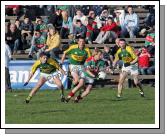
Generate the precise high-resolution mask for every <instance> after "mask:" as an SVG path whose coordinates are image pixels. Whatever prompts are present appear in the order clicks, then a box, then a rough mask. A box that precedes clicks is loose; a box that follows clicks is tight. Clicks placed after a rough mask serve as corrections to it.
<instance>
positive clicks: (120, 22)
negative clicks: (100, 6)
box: [114, 9, 125, 37]
mask: <svg viewBox="0 0 167 136" xmlns="http://www.w3.org/2000/svg"><path fill="white" fill-rule="evenodd" d="M114 13H115V18H114V22H115V23H116V24H117V26H118V29H119V31H121V34H120V36H121V37H123V36H122V34H123V32H124V31H125V30H124V29H125V26H124V20H125V10H123V9H116V10H115V11H114Z"/></svg>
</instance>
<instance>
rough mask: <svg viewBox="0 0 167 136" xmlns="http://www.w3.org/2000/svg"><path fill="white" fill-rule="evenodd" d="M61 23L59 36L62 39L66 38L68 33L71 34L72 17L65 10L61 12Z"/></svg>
mask: <svg viewBox="0 0 167 136" xmlns="http://www.w3.org/2000/svg"><path fill="white" fill-rule="evenodd" d="M62 17H63V23H62V28H61V30H60V36H61V38H62V39H66V38H68V36H69V35H73V23H72V18H71V17H69V16H68V12H67V11H63V12H62Z"/></svg>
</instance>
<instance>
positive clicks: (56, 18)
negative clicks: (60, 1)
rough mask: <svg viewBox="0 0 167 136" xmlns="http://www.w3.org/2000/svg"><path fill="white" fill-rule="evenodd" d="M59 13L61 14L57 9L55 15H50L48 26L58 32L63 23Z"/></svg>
mask: <svg viewBox="0 0 167 136" xmlns="http://www.w3.org/2000/svg"><path fill="white" fill-rule="evenodd" d="M61 12H62V11H61V9H59V8H58V9H56V10H55V13H54V14H52V15H51V16H50V18H49V24H52V25H53V26H54V27H55V28H56V30H57V31H59V32H60V29H61V27H62V23H63V18H62V14H61Z"/></svg>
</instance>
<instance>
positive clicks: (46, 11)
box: [43, 5, 54, 16]
mask: <svg viewBox="0 0 167 136" xmlns="http://www.w3.org/2000/svg"><path fill="white" fill-rule="evenodd" d="M43 8H44V15H45V16H51V15H53V13H54V6H53V5H44V7H43Z"/></svg>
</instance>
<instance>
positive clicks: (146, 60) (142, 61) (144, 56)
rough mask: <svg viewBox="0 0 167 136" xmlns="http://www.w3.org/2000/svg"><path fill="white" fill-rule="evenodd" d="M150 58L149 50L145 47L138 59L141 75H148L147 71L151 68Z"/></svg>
mask: <svg viewBox="0 0 167 136" xmlns="http://www.w3.org/2000/svg"><path fill="white" fill-rule="evenodd" d="M150 57H151V55H150V54H149V52H148V50H147V48H144V47H143V48H142V49H141V53H140V54H139V57H138V67H139V73H140V74H142V75H146V74H147V70H148V68H149V66H150Z"/></svg>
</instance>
